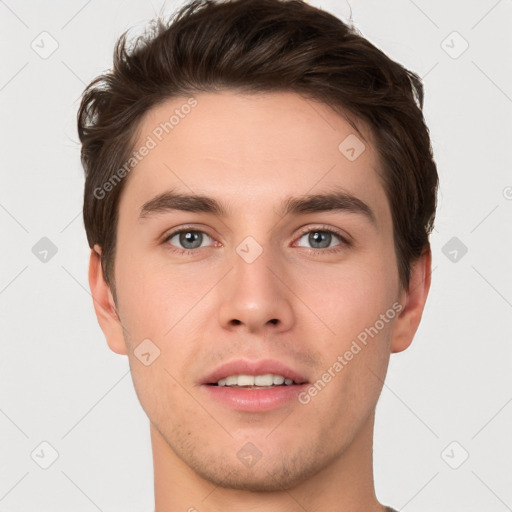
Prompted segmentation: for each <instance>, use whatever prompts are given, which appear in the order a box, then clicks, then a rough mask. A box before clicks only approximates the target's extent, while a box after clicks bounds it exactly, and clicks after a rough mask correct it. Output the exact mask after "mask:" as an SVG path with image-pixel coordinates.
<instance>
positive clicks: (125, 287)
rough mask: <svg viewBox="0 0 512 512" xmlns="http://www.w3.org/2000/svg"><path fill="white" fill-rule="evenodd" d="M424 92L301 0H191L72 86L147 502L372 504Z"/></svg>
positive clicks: (424, 226)
mask: <svg viewBox="0 0 512 512" xmlns="http://www.w3.org/2000/svg"><path fill="white" fill-rule="evenodd" d="M422 105H423V89H422V84H421V82H420V80H419V78H418V77H417V75H415V74H414V73H412V72H410V71H407V70H406V69H404V68H403V67H402V66H400V65H399V64H398V63H396V62H393V61H392V60H390V59H389V58H388V57H387V56H385V55H384V54H383V53H382V52H381V51H380V50H378V49H377V48H375V47H374V46H373V45H372V44H371V43H369V42H368V41H367V40H365V39H364V38H363V37H362V36H361V35H359V34H358V33H357V31H356V30H355V29H353V28H352V27H349V26H347V25H346V24H344V23H343V22H342V21H340V20H339V19H337V18H336V17H334V16H332V15H330V14H328V13H326V12H324V11H322V10H320V9H317V8H314V7H312V6H309V5H308V4H306V3H304V2H302V1H300V0H288V1H286V0H234V1H231V2H211V1H205V0H203V1H201V0H196V1H194V2H192V3H191V4H188V5H187V6H185V7H183V8H182V9H181V10H180V11H179V12H178V14H177V15H176V16H175V17H174V19H172V20H171V22H169V23H166V22H164V21H162V20H159V21H156V22H155V23H154V24H153V25H152V26H151V27H150V28H149V29H148V30H147V32H146V33H145V34H144V35H143V36H140V37H139V38H138V39H137V40H136V41H135V42H134V43H133V44H132V45H130V43H129V42H128V40H127V37H126V34H124V35H123V36H122V37H121V38H120V40H119V41H118V43H117V46H116V50H115V55H114V66H113V70H112V71H110V72H108V73H106V74H105V75H102V76H100V77H98V78H97V79H96V80H95V81H93V82H92V83H91V84H90V85H89V86H88V88H87V89H86V91H85V93H84V96H83V100H82V104H81V106H80V110H79V114H78V130H79V135H80V139H81V142H82V162H83V165H84V169H85V172H86V184H85V199H84V220H85V227H86V231H87V236H88V241H89V244H90V246H91V258H90V269H89V282H90V287H91V291H92V295H93V298H94V307H95V310H96V314H97V317H98V321H99V323H100V325H101V328H102V330H103V332H104V333H105V336H106V339H107V342H108V344H109V346H110V348H111V349H112V350H113V351H114V352H116V353H119V354H126V355H127V356H128V359H129V363H130V368H131V373H132V376H133V381H134V386H135V389H136V392H137V395H138V398H139V400H140V402H141V405H142V407H143V408H144V410H145V412H146V413H147V415H148V417H149V419H150V425H151V426H150V428H151V439H152V449H153V459H154V479H155V510H156V512H171V511H172V512H174V511H181V510H183V511H186V510H188V511H194V510H198V511H201V512H203V511H222V512H229V511H238V510H254V511H266V512H270V511H272V512H274V511H294V512H295V511H304V510H309V511H313V510H325V511H351V512H363V511H364V512H370V511H372V512H377V511H380V512H382V511H386V510H387V511H391V510H393V509H391V508H389V507H385V506H384V505H382V504H380V503H379V501H378V500H377V497H376V495H375V490H374V482H373V468H372V441H373V426H374V417H375V408H376V404H377V400H378V397H379V395H380V392H381V389H382V386H383V381H384V379H385V375H386V371H387V366H388V362H389V357H390V354H391V353H393V352H400V351H402V350H404V349H406V348H407V347H408V346H409V345H410V343H411V342H412V339H413V336H414V334H415V332H416V329H417V327H418V325H419V322H420V320H421V315H422V312H423V308H424V305H425V301H426V298H427V294H428V290H429V286H430V269H431V253H430V246H429V241H428V236H429V234H430V231H431V229H432V226H433V220H434V214H435V207H436V191H437V183H438V177H437V171H436V165H435V163H434V160H433V157H432V150H431V145H430V139H429V133H428V129H427V127H426V126H425V122H424V119H423V115H422V111H421V109H422Z"/></svg>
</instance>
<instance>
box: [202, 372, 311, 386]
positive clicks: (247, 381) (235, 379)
mask: <svg viewBox="0 0 512 512" xmlns="http://www.w3.org/2000/svg"><path fill="white" fill-rule="evenodd" d="M299 384H306V382H295V381H294V380H293V379H289V378H287V377H284V376H283V375H274V374H272V373H266V374H264V375H243V374H242V375H229V376H228V377H223V378H222V379H219V380H218V381H217V382H209V383H208V384H207V385H208V386H218V387H224V386H226V387H231V388H239V389H272V388H275V387H281V386H297V385H299Z"/></svg>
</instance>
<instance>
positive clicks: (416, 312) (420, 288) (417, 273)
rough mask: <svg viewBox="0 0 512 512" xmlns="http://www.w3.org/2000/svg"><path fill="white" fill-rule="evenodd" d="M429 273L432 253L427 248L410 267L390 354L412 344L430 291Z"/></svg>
mask: <svg viewBox="0 0 512 512" xmlns="http://www.w3.org/2000/svg"><path fill="white" fill-rule="evenodd" d="M431 272H432V253H431V250H430V247H428V248H427V249H425V250H424V252H423V253H422V255H421V256H420V257H419V258H418V259H417V260H416V261H415V262H414V263H413V264H412V265H411V275H410V280H409V288H408V290H406V291H404V293H403V295H404V301H403V302H402V304H403V306H404V308H403V309H402V311H401V313H400V315H399V317H398V318H397V320H396V322H395V325H394V329H393V337H392V343H391V352H402V350H405V349H406V348H408V347H409V345H410V344H411V343H412V340H413V338H414V335H415V334H416V331H417V330H418V327H419V325H420V321H421V316H422V314H423V309H424V308H425V303H426V301H427V296H428V292H429V290H430V281H431Z"/></svg>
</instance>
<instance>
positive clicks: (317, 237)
mask: <svg viewBox="0 0 512 512" xmlns="http://www.w3.org/2000/svg"><path fill="white" fill-rule="evenodd" d="M325 241H327V243H325ZM309 243H310V244H311V245H312V246H313V247H315V244H316V243H320V244H321V247H322V248H325V247H329V245H330V243H331V234H330V233H326V232H325V231H312V232H311V233H310V235H309ZM317 247H318V246H317Z"/></svg>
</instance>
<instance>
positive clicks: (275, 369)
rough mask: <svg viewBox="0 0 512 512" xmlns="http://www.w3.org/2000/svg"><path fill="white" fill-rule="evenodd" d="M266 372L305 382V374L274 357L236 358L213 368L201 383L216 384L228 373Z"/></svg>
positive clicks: (253, 373) (227, 375)
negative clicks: (255, 359) (257, 359)
mask: <svg viewBox="0 0 512 512" xmlns="http://www.w3.org/2000/svg"><path fill="white" fill-rule="evenodd" d="M268 373H271V374H273V375H281V376H282V377H284V378H285V379H291V380H293V381H295V382H296V383H297V384H304V383H306V382H307V378H306V377H305V376H303V375H301V374H300V373H299V372H297V371H295V370H292V369H291V368H289V367H288V366H286V365H285V364H284V363H281V362H280V361H276V360H275V359H261V360H259V361H251V360H249V359H237V360H236V361H229V362H227V363H224V364H222V365H220V366H218V367H217V368H215V370H213V371H212V372H211V373H209V374H208V375H206V377H204V379H203V380H202V382H201V384H216V383H217V382H218V381H219V380H220V379H224V378H226V377H229V376H230V375H265V374H268Z"/></svg>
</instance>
